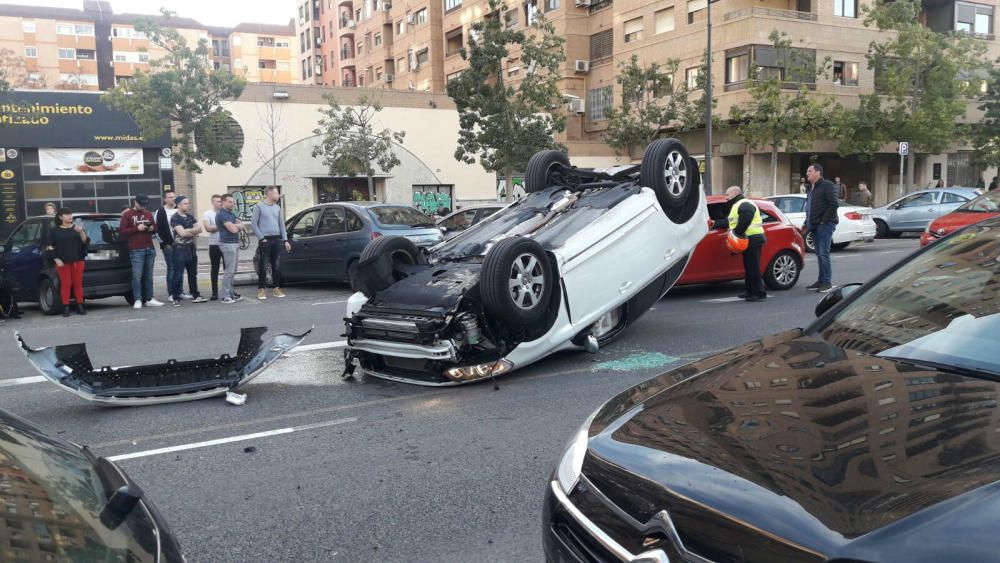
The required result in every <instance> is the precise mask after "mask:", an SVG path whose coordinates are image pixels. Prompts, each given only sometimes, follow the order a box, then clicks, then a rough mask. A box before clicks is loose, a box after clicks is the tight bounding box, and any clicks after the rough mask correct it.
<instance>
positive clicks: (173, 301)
mask: <svg viewBox="0 0 1000 563" xmlns="http://www.w3.org/2000/svg"><path fill="white" fill-rule="evenodd" d="M170 304H171V305H173V306H174V307H180V306H181V300H180V299H174V298H173V297H171V298H170Z"/></svg>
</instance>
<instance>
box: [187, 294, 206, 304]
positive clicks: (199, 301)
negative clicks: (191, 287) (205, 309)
mask: <svg viewBox="0 0 1000 563" xmlns="http://www.w3.org/2000/svg"><path fill="white" fill-rule="evenodd" d="M191 302H192V303H206V302H208V299H205V298H204V297H202V296H201V295H199V296H198V297H194V298H192V299H191Z"/></svg>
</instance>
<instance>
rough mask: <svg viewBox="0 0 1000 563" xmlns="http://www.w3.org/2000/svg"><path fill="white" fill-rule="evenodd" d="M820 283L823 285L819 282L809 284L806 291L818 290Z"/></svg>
mask: <svg viewBox="0 0 1000 563" xmlns="http://www.w3.org/2000/svg"><path fill="white" fill-rule="evenodd" d="M820 285H822V284H820V283H819V282H816V283H814V284H812V285H807V286H806V291H816V290H817V289H819V286H820Z"/></svg>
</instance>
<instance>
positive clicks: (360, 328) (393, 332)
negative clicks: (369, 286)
mask: <svg viewBox="0 0 1000 563" xmlns="http://www.w3.org/2000/svg"><path fill="white" fill-rule="evenodd" d="M348 325H349V327H350V330H349V336H350V337H351V338H352V339H356V340H357V339H367V340H384V341H389V342H405V343H409V344H424V345H426V344H433V343H434V342H435V341H436V340H438V335H439V333H440V332H441V330H443V329H444V327H445V322H444V319H439V318H436V317H430V316H423V315H407V314H380V312H378V311H375V312H372V311H366V310H365V309H364V308H362V309H361V312H360V315H358V317H357V318H354V319H351V320H350V321H349V323H348Z"/></svg>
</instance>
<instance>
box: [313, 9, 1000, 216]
mask: <svg viewBox="0 0 1000 563" xmlns="http://www.w3.org/2000/svg"><path fill="white" fill-rule="evenodd" d="M309 1H310V2H313V5H314V6H315V12H314V14H313V17H314V19H315V16H316V14H319V15H320V18H321V24H322V23H323V21H326V20H323V17H324V15H325V17H326V18H328V19H330V18H332V19H334V20H335V21H328V22H327V24H326V25H317V26H316V28H317V29H319V30H320V36H321V37H323V38H324V41H329V40H330V38H331V37H333V35H332V33H331V32H330V29H329V26H330V25H334V24H335V26H334V27H336V45H335V46H334V47H335V48H332V47H330V48H327V49H325V51H327V53H326V56H324V57H322V59H321V60H322V64H323V66H324V72H329V71H327V70H325V69H330V70H337V71H339V75H338V76H337V77H336V82H335V83H336V84H337V85H340V86H366V87H381V88H391V89H409V90H421V91H424V90H426V91H430V92H443V91H444V89H445V84H446V83H447V81H448V80H449V79H450V78H453V77H455V76H457V75H458V73H460V72H461V71H462V70H463V69H464V68H465V67H466V63H465V61H463V60H462V58H461V57H460V56H459V54H458V53H459V49H461V47H463V46H465V45H467V44H468V38H469V34H470V32H471V26H472V24H473V23H475V22H476V21H478V20H479V19H481V18H482V17H484V16H485V15H486V14H487V13H488V7H489V4H488V2H487V0H354V1H353V2H352V1H351V0H342V1H340V2H338V1H337V0H309ZM864 3H865V0H720V1H718V2H713V4H712V27H713V36H712V48H711V51H712V59H713V60H712V62H713V64H712V76H713V86H714V91H715V92H714V93H715V97H716V98H717V100H718V106H717V108H716V110H715V111H716V115H719V116H722V117H723V118H724V117H726V116H728V115H729V108H730V107H731V106H733V105H734V104H738V103H741V102H744V101H746V100H747V99H748V93H747V88H746V87H747V80H748V78H749V75H750V69H751V68H754V67H758V68H761V69H766V70H765V72H771V73H777V74H780V75H782V76H784V73H785V69H784V68H783V67H782V63H781V62H780V60H779V57H777V56H776V53H775V52H774V49H773V48H772V47H771V44H770V40H769V39H768V35H769V34H770V33H771V32H772V31H775V30H777V31H779V32H783V33H785V34H787V35H788V37H789V38H790V39H791V40H792V43H793V46H794V47H795V48H796V49H799V50H800V54H801V55H803V56H806V57H809V58H813V59H815V60H817V61H822V60H824V59H826V58H827V57H829V58H830V60H831V65H832V66H831V69H830V76H829V77H828V78H827V79H824V80H821V81H819V82H817V83H816V84H815V89H816V91H818V92H825V93H829V94H832V95H833V96H835V98H836V99H837V100H838V101H839V102H840V103H842V104H844V105H848V106H850V105H851V104H855V103H857V99H858V95H859V94H864V93H871V92H872V91H873V90H874V83H875V75H874V71H873V70H871V69H869V68H868V66H867V59H866V57H865V55H866V52H867V49H868V45H869V44H870V43H871V42H872V41H875V40H878V39H880V35H881V34H880V32H878V31H877V30H874V29H872V28H868V27H865V26H864V23H863V20H864V17H863V8H864V6H863V4H864ZM996 4H997V2H996V0H977V1H976V2H972V1H967V0H924V11H923V14H922V16H921V21H922V22H924V23H925V24H926V25H927V26H929V27H930V28H931V29H933V30H935V31H940V32H942V33H967V34H972V35H974V36H975V37H977V38H979V39H981V40H982V41H984V42H986V44H987V45H988V48H989V52H990V56H991V57H993V58H996V57H997V56H998V55H1000V44H998V43H997V42H996V37H995V33H996V30H995V27H994V26H995V23H994V20H995V15H996V10H997V5H996ZM306 5H308V3H307V4H306ZM304 6H305V5H304ZM331 6H335V9H336V13H335V14H332V15H331V11H332V10H331V8H330V7H331ZM324 12H325V14H324ZM707 14H708V3H707V0H681V1H676V0H656V1H650V0H617V1H616V0H527V1H524V2H522V1H519V2H513V1H508V2H507V3H506V7H505V11H504V14H503V19H504V24H505V25H507V26H508V27H510V28H521V29H523V28H525V27H527V26H530V25H531V24H532V23H533V22H534V21H535V19H536V18H538V17H539V15H544V17H545V18H546V19H547V20H548V21H550V22H552V23H553V25H554V26H555V29H556V33H557V34H558V35H560V36H562V37H564V38H565V39H566V63H565V66H564V68H563V71H562V79H561V81H560V88H561V90H562V91H563V92H564V93H565V94H566V95H567V98H566V100H567V105H566V111H567V114H568V120H567V130H566V132H565V133H564V134H563V135H562V137H561V139H560V140H561V141H562V142H564V143H565V144H566V145H567V146H568V147H569V149H570V154H571V155H572V156H573V158H574V161H575V162H578V163H580V164H581V165H589V164H594V165H601V164H606V163H607V162H608V160H609V159H614V158H615V156H614V154H613V152H612V151H611V149H610V148H609V147H608V146H607V145H606V144H605V143H604V142H603V140H602V134H603V132H604V131H605V130H606V128H607V114H608V110H609V109H610V108H611V107H612V105H613V104H614V103H615V102H616V100H619V99H620V87H619V86H618V85H617V84H616V77H617V75H618V72H619V65H620V64H622V63H624V62H626V61H628V60H629V59H630V58H631V57H632V56H633V55H636V56H637V57H638V58H639V60H640V61H641V62H642V63H650V62H659V63H664V62H666V61H667V60H668V59H671V58H676V59H678V60H680V61H681V64H680V69H679V71H678V76H676V77H675V80H677V81H685V82H687V83H688V84H692V85H694V84H695V83H696V80H697V73H698V72H699V67H700V66H701V57H702V54H703V53H704V52H705V49H706V43H707V41H706V20H707ZM313 34H314V36H315V31H314V32H313ZM334 54H336V56H337V60H336V61H334V60H333V59H334ZM526 72H527V69H526V68H524V65H523V64H522V63H521V61H520V57H519V54H518V53H516V52H512V53H511V54H510V57H509V59H508V61H507V65H506V69H505V73H506V75H507V78H508V79H509V80H513V81H516V80H518V79H519V77H522V76H523V75H524V74H525V73H526ZM327 83H330V82H327ZM789 87H797V86H796V85H795V84H793V83H792V82H789ZM970 118H972V119H974V118H975V113H974V112H973V113H972V114H971V115H970ZM683 140H685V141H686V142H687V143H688V145H689V146H690V147H691V148H692V151H693V152H695V153H701V152H702V148H701V147H703V146H704V136H703V133H701V132H694V133H691V134H685V135H683ZM900 140H905V139H900ZM713 141H714V142H713V156H714V157H715V158H713V163H712V164H713V170H714V174H713V180H714V182H713V183H714V184H715V185H714V186H713V189H714V191H716V192H718V191H720V190H722V189H724V187H725V186H727V185H733V184H738V185H743V186H749V187H750V188H751V189H752V190H754V192H755V193H762V194H763V193H770V187H769V182H768V177H769V175H768V174H765V173H761V172H760V171H763V170H766V169H767V168H768V166H769V154H765V153H764V152H758V151H757V150H751V149H749V148H748V147H746V146H745V145H744V144H743V143H742V142H741V141H740V140H739V139H738V138H737V137H736V136H735V134H734V133H733V131H732V130H723V131H719V132H716V134H715V135H714V136H713ZM961 149H963V147H955V148H954V150H952V151H950V152H949V153H948V154H943V155H934V156H923V155H922V156H920V157H918V161H917V175H916V181H915V184H916V185H917V186H918V187H921V186H924V185H926V184H931V183H936V182H937V180H938V179H944V180H945V182H946V184H948V185H972V186H974V185H976V183H977V182H978V181H979V180H980V179H981V178H983V176H984V175H988V174H993V173H994V172H992V171H987V170H980V169H978V168H976V167H975V165H974V164H973V163H972V161H971V158H970V156H971V153H969V152H968V151H965V150H961ZM895 150H896V147H895V145H893V146H886V147H883V152H881V153H879V154H877V155H875V158H874V159H872V160H868V161H860V160H857V159H845V158H841V157H839V156H838V155H837V154H836V143H835V142H833V140H821V141H819V142H817V143H816V145H815V146H814V147H813V148H812V150H811V151H809V152H807V153H803V154H784V153H783V154H781V155H780V158H779V167H780V170H779V183H780V185H781V187H780V190H779V191H782V192H785V191H791V190H797V189H798V185H799V178H800V177H801V176H803V175H804V172H805V167H806V166H808V163H809V162H811V161H812V160H814V159H815V160H818V161H820V162H822V163H823V164H824V165H825V166H826V167H827V169H828V170H830V172H831V175H838V176H840V177H841V178H842V179H843V180H844V181H845V182H846V183H847V184H848V185H849V186H855V187H856V186H857V182H859V181H866V182H868V184H869V185H870V186H873V187H874V188H875V194H876V198H877V200H878V201H883V202H884V201H885V200H886V199H887V198H888V197H889V196H890V195H891V194H893V193H895V186H896V185H898V183H899V181H900V179H899V177H898V171H896V165H898V161H896V160H895V159H894V153H895ZM638 156H640V155H637V154H636V155H625V156H623V157H619V160H628V159H635V158H637V157H638ZM894 163H895V164H894ZM755 169H756V170H757V171H758V172H754V170H755ZM751 179H752V180H751ZM987 179H988V178H987ZM758 184H759V185H758Z"/></svg>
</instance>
